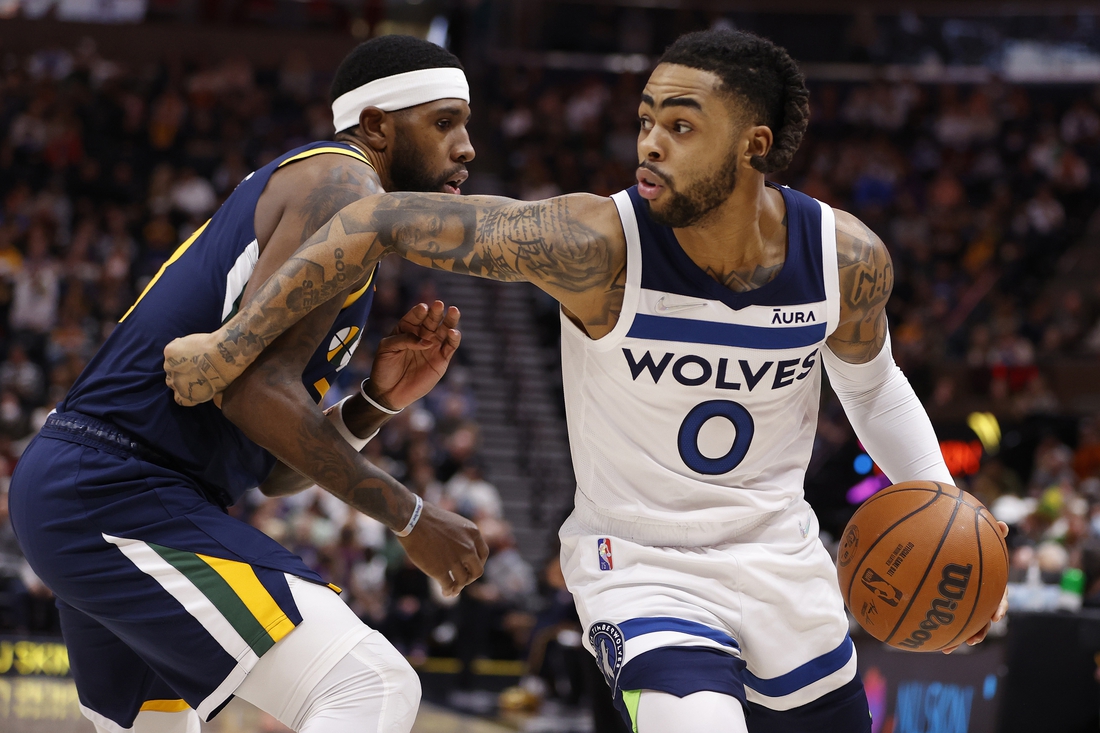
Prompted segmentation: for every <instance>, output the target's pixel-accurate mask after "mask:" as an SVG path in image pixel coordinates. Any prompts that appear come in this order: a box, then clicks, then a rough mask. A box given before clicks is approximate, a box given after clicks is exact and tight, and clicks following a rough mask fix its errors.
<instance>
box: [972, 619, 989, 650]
mask: <svg viewBox="0 0 1100 733" xmlns="http://www.w3.org/2000/svg"><path fill="white" fill-rule="evenodd" d="M989 627H990V624H988V623H987V624H986V625H985V626H983V627H982V630H981V631H979V632H978V633H976V634H974V636H971V637H970V638H969V639H967V640H966V643H967V644H968V645H969V646H974V645H975V644H981V643H982V642H983V641H985V635H986V634H988V633H989Z"/></svg>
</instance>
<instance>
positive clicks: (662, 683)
mask: <svg viewBox="0 0 1100 733" xmlns="http://www.w3.org/2000/svg"><path fill="white" fill-rule="evenodd" d="M745 674H746V671H745V663H744V662H743V661H742V660H741V659H740V658H738V657H736V656H733V655H731V654H727V653H725V652H722V651H718V650H716V649H712V648H708V647H661V648H658V649H653V650H651V651H648V652H645V653H643V654H640V655H638V656H637V657H635V658H634V659H632V660H631V661H630V662H628V663H627V664H626V665H624V666H623V668H622V670H621V672H620V673H619V676H618V678H617V685H616V689H615V692H614V695H615V707H616V708H617V709H618V710H619V712H620V713H621V714H622V716H623V719H624V720H625V721H626V724H627V728H628V729H633V725H634V722H633V721H632V720H631V718H630V713H629V712H628V710H627V706H626V704H625V702H624V700H623V691H630V690H656V691H658V692H667V693H669V694H671V695H676V696H677V697H686V696H687V695H690V694H692V693H694V692H702V691H712V692H718V693H721V694H723V695H730V696H732V697H735V698H737V699H738V700H740V701H741V705H742V706H743V707H744V708H745V720H746V722H747V724H748V728H749V733H807V732H812V733H871V713H870V709H869V707H868V705H867V695H866V693H865V692H864V690H863V681H862V680H861V679H860V677H859V674H858V673H857V674H856V676H855V678H853V679H852V680H851V681H850V682H848V683H847V684H845V685H843V686H842V687H840V688H839V689H836V690H833V691H832V692H829V693H826V694H825V695H822V696H821V697H819V698H817V699H816V700H813V701H811V702H809V703H806V704H805V705H800V706H798V707H795V708H790V709H788V710H772V709H770V708H766V707H764V706H763V705H758V704H757V703H754V702H748V701H747V700H746V699H745V683H744V680H743V677H744V675H745Z"/></svg>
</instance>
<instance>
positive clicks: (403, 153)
mask: <svg viewBox="0 0 1100 733" xmlns="http://www.w3.org/2000/svg"><path fill="white" fill-rule="evenodd" d="M333 97H334V103H333V118H334V122H335V126H336V129H337V131H338V133H337V135H336V136H335V139H334V141H330V142H320V143H314V144H311V145H306V146H304V147H301V148H298V149H296V150H292V151H290V152H288V153H286V154H285V155H282V156H280V157H279V158H277V159H276V160H275V161H273V162H271V163H270V164H268V165H266V166H264V167H263V168H260V169H259V170H257V171H255V172H254V173H252V174H250V175H249V176H248V177H247V178H246V179H245V180H244V181H242V182H241V183H240V185H239V186H238V187H237V189H236V190H235V191H234V192H233V193H232V194H231V195H230V196H229V198H228V199H227V200H226V202H225V203H224V204H223V205H222V207H221V208H220V209H219V210H218V211H217V212H216V213H215V214H214V216H213V217H212V218H211V219H210V221H208V222H207V223H206V224H204V225H203V226H202V227H200V228H199V229H198V230H197V231H196V232H195V233H194V234H193V235H192V236H191V238H190V239H188V240H187V241H186V242H185V243H184V244H183V245H182V246H181V247H180V248H179V249H178V250H177V251H176V252H175V253H174V254H173V255H172V257H171V258H170V259H169V261H168V262H167V263H166V264H165V266H164V267H162V268H161V270H160V272H159V273H157V275H156V277H154V278H153V280H152V282H151V283H150V284H149V286H148V287H147V288H146V289H145V291H144V292H143V293H142V294H141V296H140V297H139V298H138V300H137V302H136V303H135V304H134V305H133V307H131V308H130V310H129V311H128V312H127V313H126V314H125V315H124V316H123V318H122V319H121V322H120V323H119V325H118V327H117V328H116V329H115V330H114V332H113V333H112V335H111V336H110V338H109V339H108V340H107V342H106V343H105V344H104V346H103V347H102V348H101V349H100V351H99V352H98V353H97V354H96V356H95V357H94V358H93V360H92V361H91V363H90V364H89V365H88V367H87V368H86V369H85V371H84V372H83V374H81V375H80V377H79V379H78V380H77V381H76V383H75V384H74V386H73V387H72V389H71V390H70V391H69V393H68V395H66V397H65V399H64V400H63V401H62V403H61V404H60V405H58V407H57V410H56V412H55V413H54V414H51V416H50V417H49V418H48V419H47V421H46V424H45V426H44V427H43V429H42V431H41V433H40V434H39V435H38V436H37V437H36V438H35V440H34V441H33V442H32V443H31V444H30V446H29V447H28V448H27V450H26V452H25V453H24V454H23V456H22V459H21V460H20V461H19V466H18V470H17V471H16V472H15V475H14V476H13V478H12V481H11V492H10V501H11V517H12V521H13V524H14V527H15V529H16V532H17V533H18V536H19V540H20V544H21V545H22V547H23V550H24V551H25V553H26V556H27V559H28V561H29V562H30V564H31V566H32V567H33V568H34V569H35V571H36V572H37V573H38V575H39V576H40V577H41V578H42V579H43V580H44V581H45V582H46V583H47V584H48V585H49V586H50V588H51V589H52V590H53V591H54V593H55V594H56V596H57V598H58V599H59V603H58V605H59V607H60V610H61V623H62V630H63V632H64V636H65V641H66V644H67V645H68V649H69V659H70V662H71V665H72V671H73V676H74V677H75V679H76V684H77V690H78V692H79V694H80V703H81V708H82V710H83V712H84V714H85V715H86V716H87V717H88V718H89V719H91V720H92V722H93V723H94V724H95V726H96V729H97V731H99V733H118V732H119V731H130V730H134V731H138V732H139V733H153V732H157V733H168V732H177V731H178V732H184V731H186V732H187V733H197V731H198V730H199V719H200V718H202V719H203V720H209V719H210V718H211V717H213V716H214V715H215V714H216V713H217V712H218V711H219V710H220V709H221V708H222V706H224V705H225V704H226V703H227V702H228V701H229V700H230V699H231V698H232V697H233V696H234V695H236V696H238V697H241V698H243V699H245V700H248V701H250V702H252V703H253V704H255V705H256V706H257V707H259V708H261V709H263V710H265V711H267V712H269V713H271V714H272V715H274V716H275V717H276V718H278V719H279V720H280V721H282V722H283V723H285V724H286V725H288V726H290V727H291V728H293V729H295V730H300V731H310V732H311V733H321V732H323V733H353V732H354V733H359V732H360V731H364V730H378V731H383V730H384V731H406V732H407V731H409V730H410V729H411V727H412V724H413V720H414V718H415V716H416V711H417V707H418V704H419V698H420V687H419V682H418V679H417V676H416V674H415V672H413V670H412V668H411V667H410V666H409V665H408V663H407V662H406V661H405V660H404V658H403V657H402V656H401V655H400V654H399V653H398V652H397V651H396V650H395V649H394V648H393V647H392V646H391V645H390V644H389V643H388V642H387V641H386V640H385V639H384V638H383V637H382V636H381V635H380V634H379V633H377V632H376V631H373V630H371V629H370V628H368V627H367V626H365V625H363V623H362V622H361V621H360V620H359V619H358V618H356V616H355V615H354V614H353V613H352V612H351V610H350V609H349V608H348V607H347V606H346V605H345V604H344V603H343V602H342V601H341V600H340V599H339V597H338V595H337V594H336V593H335V592H333V590H332V589H331V588H329V587H326V585H325V583H324V582H323V581H322V579H321V578H320V576H318V575H317V574H316V573H314V572H313V571H312V570H310V569H309V568H308V567H306V565H305V564H304V563H303V561H302V560H301V559H300V558H298V557H297V556H296V555H294V554H292V553H290V552H289V551H287V550H286V549H284V548H283V547H281V546H280V545H279V544H278V543H277V542H275V541H274V540H272V539H270V538H268V537H267V536H265V535H264V534H263V533H261V532H260V531H259V530H257V529H255V528H254V527H252V526H250V525H248V524H245V523H244V522H241V521H239V520H237V519H234V518H232V517H230V516H229V515H227V514H226V513H225V507H226V506H228V505H230V504H232V503H234V502H235V501H236V500H237V499H239V498H240V496H241V495H242V494H243V493H244V492H245V491H246V490H248V489H250V488H252V487H255V486H259V487H260V489H261V490H262V491H263V492H264V493H265V494H267V495H269V496H277V495H282V494H287V493H291V492H294V491H300V490H302V489H304V488H306V487H307V486H309V485H312V484H313V483H317V484H319V485H320V486H322V487H323V488H325V489H327V490H328V491H330V492H332V493H333V494H335V495H336V496H338V497H340V498H341V499H343V500H344V501H346V502H347V503H348V504H349V505H351V506H352V507H354V508H356V509H359V510H361V511H363V512H364V513H366V514H368V515H370V516H373V517H375V518H377V519H378V520H379V521H381V522H383V523H384V524H386V525H387V526H388V527H389V528H390V529H392V530H394V531H395V532H396V533H397V534H398V536H399V537H400V538H401V539H400V542H401V544H402V545H403V546H404V548H405V551H406V552H407V553H408V555H409V556H410V558H411V559H412V560H413V561H414V562H415V563H416V564H417V565H418V566H419V567H421V568H422V569H423V570H424V571H425V572H426V573H428V574H429V575H430V576H432V577H433V578H435V579H436V580H437V581H439V582H440V583H441V584H442V586H443V588H444V591H445V592H447V593H449V594H453V593H457V592H458V590H459V589H460V588H462V587H463V586H464V585H466V584H467V583H469V582H471V581H472V580H474V579H475V578H477V577H478V576H480V574H481V571H482V566H483V563H484V560H485V557H486V554H487V549H486V547H485V543H484V542H483V541H482V539H481V537H480V535H479V534H478V532H477V529H476V527H475V526H474V525H473V524H472V523H471V522H469V521H467V520H465V519H463V518H461V517H459V516H457V515H455V514H451V513H449V512H445V511H442V510H440V509H438V508H436V507H432V506H429V505H425V504H423V502H422V500H421V499H420V498H419V497H418V496H415V495H414V494H413V493H412V492H410V491H409V490H407V489H406V488H405V487H403V486H402V485H401V484H399V483H398V482H397V481H395V480H394V479H393V478H391V477H390V476H388V475H386V474H385V473H383V472H382V471H380V470H379V469H377V468H375V467H374V466H372V465H371V464H370V463H369V462H367V461H366V460H365V459H364V458H362V457H361V456H360V455H359V450H361V449H362V448H363V446H364V445H365V444H366V443H367V441H368V440H369V439H370V437H372V435H373V434H375V433H377V431H378V429H379V427H380V426H381V425H382V424H383V423H384V422H385V421H386V420H387V419H389V418H390V417H391V416H392V415H394V414H396V413H397V412H400V410H401V409H402V408H403V407H405V406H406V405H408V404H410V403H411V402H413V401H415V400H416V399H418V398H420V397H421V396H423V395H424V394H426V393H427V392H428V391H429V390H430V389H431V388H432V387H433V386H434V385H435V384H436V382H437V381H438V380H439V378H440V377H441V376H442V374H443V373H444V372H445V370H446V369H447V365H448V363H449V361H450V359H451V356H452V355H453V354H454V352H455V349H456V348H457V347H458V344H459V339H460V335H459V333H458V331H457V330H455V326H456V325H457V322H458V311H457V310H456V309H454V308H451V309H449V310H448V309H445V308H444V306H443V304H442V303H439V302H436V303H434V304H431V305H426V304H421V305H418V306H416V307H414V308H413V309H412V310H411V311H410V312H409V313H408V314H407V315H406V316H405V317H404V319H402V321H401V323H400V325H399V326H398V327H397V329H396V331H395V332H394V333H393V334H392V335H391V336H390V337H389V338H387V339H384V340H383V342H382V344H381V345H380V347H379V351H378V354H377V355H376V357H375V360H374V367H373V370H372V375H371V378H370V379H369V380H367V381H366V382H365V383H364V384H363V386H362V389H361V390H359V391H358V393H357V394H355V395H353V396H351V397H349V398H347V399H345V400H343V401H342V402H340V403H338V404H337V405H336V406H335V407H333V408H331V409H330V410H328V411H327V413H325V414H322V412H321V411H320V409H319V408H318V402H319V401H320V400H321V398H322V397H323V396H324V393H325V391H326V390H328V388H329V387H330V385H331V384H332V383H333V382H334V380H335V379H336V377H337V375H338V372H339V371H340V370H341V369H342V368H343V367H344V366H346V365H347V363H348V361H349V359H350V358H351V354H352V352H353V351H354V350H355V348H356V346H358V344H359V339H360V336H361V334H362V332H363V328H364V323H365V321H366V318H367V314H368V312H369V310H370V306H371V301H372V300H373V296H374V278H375V276H376V269H375V268H374V267H372V268H371V270H370V271H369V272H367V271H357V272H356V273H355V274H351V273H349V274H348V275H347V276H346V277H345V278H344V279H343V285H342V287H341V295H340V297H339V298H337V299H335V300H332V301H331V302H328V303H324V304H320V303H315V305H318V306H319V307H318V308H317V309H316V310H315V311H314V312H313V313H312V314H311V315H310V316H309V317H307V318H305V319H303V320H302V321H301V322H300V323H299V324H298V325H297V326H295V327H294V328H292V329H290V330H289V331H288V332H287V333H286V334H285V335H284V336H283V337H282V338H280V339H278V341H277V342H276V343H274V344H272V345H271V348H270V349H269V350H268V351H267V352H266V353H265V356H264V357H263V358H261V359H260V360H258V361H257V363H256V364H255V365H254V367H253V369H251V370H250V371H249V373H248V374H247V375H245V376H243V377H242V378H241V379H240V380H238V381H237V383H236V384H234V386H233V389H231V390H229V391H227V392H226V393H225V395H224V398H223V399H221V400H220V409H219V407H216V406H215V405H214V404H209V405H204V406H203V407H202V408H200V409H197V410H185V409H183V408H181V407H179V406H178V405H176V404H175V403H174V402H173V400H172V395H171V392H169V391H168V390H167V389H165V387H164V381H163V379H164V375H163V371H162V365H161V362H162V360H163V353H162V352H163V349H164V346H165V344H167V343H168V342H169V341H171V340H172V339H173V338H175V337H177V336H181V335H184V334H187V333H190V332H192V331H195V330H196V329H199V330H204V329H205V330H210V329H212V328H215V327H217V325H218V324H219V323H222V322H223V321H225V320H226V319H228V318H229V317H230V316H232V314H233V313H234V312H235V311H236V309H237V308H238V307H240V305H241V304H242V303H243V304H245V305H247V304H248V303H249V302H250V301H251V299H252V298H253V297H254V295H255V293H256V290H257V287H258V286H259V285H260V284H261V283H262V282H264V280H265V279H266V278H267V277H268V275H270V273H272V272H274V271H275V270H276V269H277V268H278V267H279V266H280V265H282V264H283V263H285V262H286V261H287V259H288V258H290V257H291V256H292V255H293V253H294V251H295V250H296V249H297V248H298V247H299V245H301V243H302V242H303V241H304V240H305V239H307V238H308V237H309V236H310V235H311V234H313V233H314V232H315V231H316V230H317V228H318V227H320V226H321V225H322V224H324V223H325V222H327V221H328V220H329V219H330V218H331V217H332V216H333V215H334V214H335V213H336V212H338V211H339V210H340V209H341V208H342V207H344V206H346V205H347V204H349V203H351V202H353V201H356V200H358V199H361V198H362V197H364V196H367V195H369V194H372V193H377V192H380V191H383V190H413V191H439V192H445V193H449V194H453V193H456V192H457V190H458V186H460V185H461V183H462V181H463V180H465V178H466V169H465V164H466V163H467V162H469V161H470V160H471V159H473V157H474V151H473V148H472V147H471V145H470V139H469V136H468V134H467V131H466V122H467V119H468V118H469V114H470V112H469V106H468V101H469V91H468V87H467V83H466V78H465V74H464V72H463V70H462V68H461V64H460V63H459V62H458V60H457V59H456V58H455V57H454V56H453V55H451V54H450V53H448V52H447V51H445V50H443V49H441V48H439V47H437V46H434V45H433V44H430V43H427V42H425V41H421V40H418V39H415V38H411V37H400V36H393V37H386V38H379V39H375V40H373V41H368V42H367V43H364V44H362V45H361V46H359V47H358V48H356V49H355V50H354V51H353V52H352V53H351V54H350V55H349V56H348V58H347V59H346V60H345V61H344V63H343V64H342V66H341V67H340V69H339V70H338V72H337V74H336V78H335V81H334V83H333Z"/></svg>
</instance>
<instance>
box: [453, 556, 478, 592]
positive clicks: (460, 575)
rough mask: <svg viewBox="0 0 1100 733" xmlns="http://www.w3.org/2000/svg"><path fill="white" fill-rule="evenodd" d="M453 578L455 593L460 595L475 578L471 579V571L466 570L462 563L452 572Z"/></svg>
mask: <svg viewBox="0 0 1100 733" xmlns="http://www.w3.org/2000/svg"><path fill="white" fill-rule="evenodd" d="M450 573H451V577H452V578H454V592H455V595H457V594H458V592H459V591H460V590H462V589H463V588H465V587H466V586H468V585H469V584H470V583H472V582H474V578H472V577H470V571H469V570H467V569H466V566H464V565H462V564H461V563H459V564H456V565H455V566H454V567H452V568H451V570H450Z"/></svg>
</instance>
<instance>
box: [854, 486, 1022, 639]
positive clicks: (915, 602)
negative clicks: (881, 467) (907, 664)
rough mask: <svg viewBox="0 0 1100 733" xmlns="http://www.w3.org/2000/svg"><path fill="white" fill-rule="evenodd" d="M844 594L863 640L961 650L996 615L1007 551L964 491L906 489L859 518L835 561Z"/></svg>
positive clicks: (882, 496)
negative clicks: (863, 633) (866, 637)
mask: <svg viewBox="0 0 1100 733" xmlns="http://www.w3.org/2000/svg"><path fill="white" fill-rule="evenodd" d="M837 576H838V578H839V580H840V591H841V593H842V594H843V595H844V602H845V604H847V606H848V610H849V611H851V612H852V615H853V616H855V617H856V621H858V622H859V625H860V626H862V627H863V628H864V629H865V630H866V631H867V633H869V634H870V635H871V636H873V637H875V638H876V639H878V640H879V641H883V642H886V643H887V644H889V645H890V646H892V647H896V648H898V649H906V650H909V651H920V652H931V651H938V650H940V649H944V648H945V647H950V646H953V645H956V644H961V643H963V642H964V641H966V640H967V639H968V638H970V637H971V636H972V635H974V634H975V633H977V632H978V631H980V630H981V628H982V627H983V626H984V625H985V624H986V622H987V621H989V619H990V618H991V617H992V616H993V613H994V611H996V610H997V605H998V604H999V603H1000V602H1001V597H1002V596H1003V595H1004V592H1005V586H1006V584H1007V582H1008V548H1007V547H1006V546H1005V542H1004V539H1003V538H1002V537H1001V533H1000V531H998V529H997V523H996V521H995V520H994V519H993V515H991V514H990V513H989V510H988V509H986V508H985V506H983V505H982V503H981V502H980V501H978V500H977V499H975V498H974V497H973V496H971V495H970V494H968V493H966V492H965V491H963V490H962V489H959V488H956V487H954V486H950V485H948V484H941V483H936V482H934V481H907V482H905V483H901V484H895V485H894V486H890V487H888V488H886V489H883V490H882V491H880V492H878V493H877V494H875V495H874V496H872V497H871V498H870V499H868V500H867V501H866V502H864V503H863V505H862V506H860V507H859V509H858V510H856V513H855V515H854V516H853V517H852V519H851V521H849V522H848V526H847V527H845V529H844V534H843V536H842V538H841V542H840V550H839V553H838V556H837Z"/></svg>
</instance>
